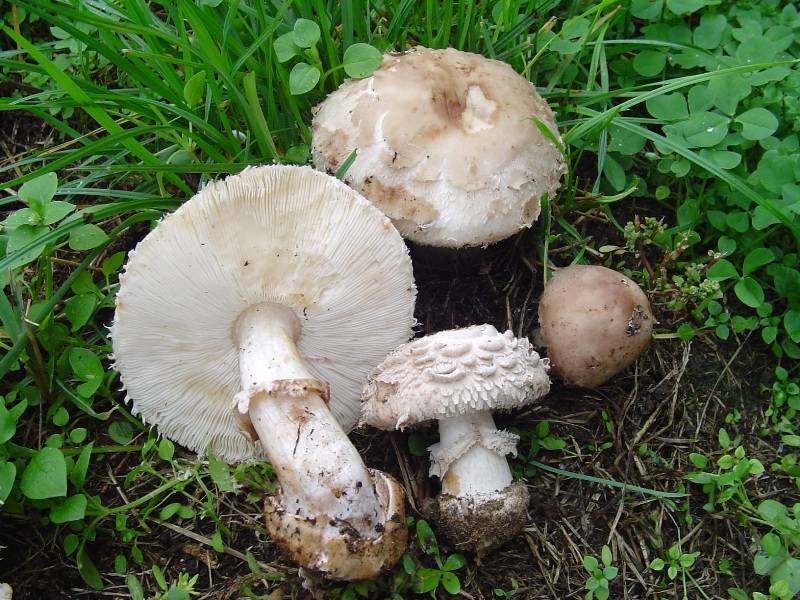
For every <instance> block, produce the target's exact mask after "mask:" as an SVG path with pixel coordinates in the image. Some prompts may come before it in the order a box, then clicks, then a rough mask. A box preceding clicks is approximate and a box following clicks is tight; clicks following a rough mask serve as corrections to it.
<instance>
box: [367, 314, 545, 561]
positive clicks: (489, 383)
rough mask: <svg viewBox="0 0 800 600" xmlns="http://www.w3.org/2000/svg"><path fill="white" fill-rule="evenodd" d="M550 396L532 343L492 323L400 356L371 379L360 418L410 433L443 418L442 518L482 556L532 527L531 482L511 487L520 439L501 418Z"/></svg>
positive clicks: (438, 449)
mask: <svg viewBox="0 0 800 600" xmlns="http://www.w3.org/2000/svg"><path fill="white" fill-rule="evenodd" d="M549 388H550V380H549V379H548V377H547V361H546V360H540V359H539V356H538V355H537V354H536V353H535V352H533V351H532V350H531V347H530V344H529V343H528V341H527V340H525V339H517V338H515V337H514V336H513V334H512V333H511V332H510V331H507V332H506V333H504V334H500V333H498V331H497V330H496V329H495V328H494V327H492V326H491V325H477V326H473V327H467V328H465V329H455V330H451V331H442V332H439V333H436V334H434V335H430V336H427V337H424V338H421V339H418V340H414V341H412V342H409V343H407V344H403V345H402V346H400V347H399V348H397V349H396V350H395V351H394V352H392V353H391V354H390V355H389V356H388V357H387V358H386V360H385V361H384V362H383V364H381V365H380V366H379V367H378V368H377V369H375V371H373V372H372V374H371V375H370V376H369V382H368V384H367V386H366V387H365V389H364V400H365V402H364V405H363V408H362V413H363V417H362V420H363V421H364V422H365V423H368V424H370V425H372V426H374V427H378V428H381V429H403V428H405V427H408V426H413V425H416V424H418V423H422V422H424V421H428V420H431V419H437V420H438V423H439V436H440V441H439V442H438V443H436V444H434V445H433V446H431V447H430V448H429V450H430V452H431V466H430V474H431V475H435V476H437V477H439V478H440V479H441V480H442V493H441V495H440V496H438V498H437V499H436V504H435V506H434V510H433V513H434V518H435V519H436V520H437V523H438V526H439V528H440V530H441V531H442V533H443V534H444V535H445V537H447V538H448V539H449V540H450V541H451V542H452V543H453V544H454V545H455V546H456V547H457V548H459V549H463V550H474V551H477V552H478V553H483V552H486V551H487V550H489V549H491V548H493V547H496V546H499V545H500V544H503V543H504V542H506V541H507V540H509V539H510V538H511V537H513V536H514V534H516V533H517V531H519V529H520V528H521V527H522V526H523V525H524V522H525V517H526V510H527V506H528V490H527V488H526V487H525V484H524V483H522V482H520V481H517V482H512V477H511V470H510V469H509V467H508V462H507V461H506V458H505V456H506V454H512V455H516V444H517V436H515V435H513V434H511V433H509V432H506V431H498V430H497V428H496V427H495V423H494V420H493V419H492V411H493V410H511V409H514V408H518V407H520V406H524V405H526V404H528V403H530V402H532V401H533V400H535V399H536V398H538V397H540V396H543V395H544V394H546V393H547V392H548V390H549Z"/></svg>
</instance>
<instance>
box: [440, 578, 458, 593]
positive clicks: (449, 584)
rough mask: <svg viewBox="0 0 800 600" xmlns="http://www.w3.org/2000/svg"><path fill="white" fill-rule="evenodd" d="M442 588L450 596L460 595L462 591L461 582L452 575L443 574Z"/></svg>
mask: <svg viewBox="0 0 800 600" xmlns="http://www.w3.org/2000/svg"><path fill="white" fill-rule="evenodd" d="M442 587H444V589H445V590H446V591H447V593H448V594H453V595H455V594H458V593H459V592H460V591H461V582H460V581H459V580H458V577H456V576H455V575H453V574H452V573H442Z"/></svg>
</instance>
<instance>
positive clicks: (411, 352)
mask: <svg viewBox="0 0 800 600" xmlns="http://www.w3.org/2000/svg"><path fill="white" fill-rule="evenodd" d="M547 368H548V365H547V360H546V359H544V360H540V359H539V355H538V354H536V352H534V351H533V350H532V349H531V345H530V343H529V342H528V340H527V339H524V338H515V337H514V335H513V334H512V333H511V332H510V331H507V332H505V333H503V334H501V333H499V332H498V331H497V329H495V328H494V327H493V326H491V325H474V326H472V327H465V328H464V329H451V330H448V331H440V332H439V333H435V334H433V335H429V336H426V337H424V338H420V339H417V340H414V341H411V342H408V343H407V344H403V345H402V346H400V347H399V348H397V349H396V350H395V351H394V352H392V353H391V354H390V355H389V356H388V357H386V360H384V361H383V363H382V364H381V365H380V366H379V367H378V368H377V369H375V370H374V371H373V372H372V373H371V374H370V376H369V380H368V382H367V385H366V386H365V388H364V393H363V398H364V404H363V406H362V414H363V417H362V421H363V422H364V423H367V424H369V425H372V426H373V427H378V428H380V429H403V428H404V427H407V426H411V425H415V424H417V423H421V422H423V421H428V420H430V419H442V418H445V417H453V416H456V415H462V414H467V413H472V412H477V411H482V410H490V411H493V410H500V411H502V410H511V409H514V408H519V407H521V406H524V405H526V404H528V403H530V402H532V401H533V400H535V399H536V398H539V397H541V396H543V395H545V394H546V393H547V392H548V391H549V390H550V379H549V378H548V376H547Z"/></svg>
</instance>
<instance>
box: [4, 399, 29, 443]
mask: <svg viewBox="0 0 800 600" xmlns="http://www.w3.org/2000/svg"><path fill="white" fill-rule="evenodd" d="M27 407H28V401H27V400H25V399H23V400H21V401H20V402H18V403H17V404H16V405H15V406H14V407H13V408H11V409H8V408H6V406H5V403H4V402H3V400H2V398H0V444H5V443H6V442H7V441H8V440H10V439H11V438H12V437H14V434H15V433H16V431H17V421H18V420H19V417H20V415H21V414H22V413H23V412H25V409H26V408H27Z"/></svg>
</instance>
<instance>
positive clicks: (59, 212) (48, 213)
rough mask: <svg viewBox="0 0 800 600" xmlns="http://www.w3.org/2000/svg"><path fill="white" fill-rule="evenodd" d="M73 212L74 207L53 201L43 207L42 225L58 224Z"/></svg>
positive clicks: (67, 203) (66, 203)
mask: <svg viewBox="0 0 800 600" xmlns="http://www.w3.org/2000/svg"><path fill="white" fill-rule="evenodd" d="M73 210H75V205H74V204H70V203H69V202H62V201H60V200H55V201H53V202H50V203H48V204H46V205H45V207H44V214H43V215H42V224H43V225H52V224H53V223H58V222H59V221H60V220H61V219H63V218H64V217H66V216H67V215H68V214H69V213H71V212H72V211H73Z"/></svg>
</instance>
